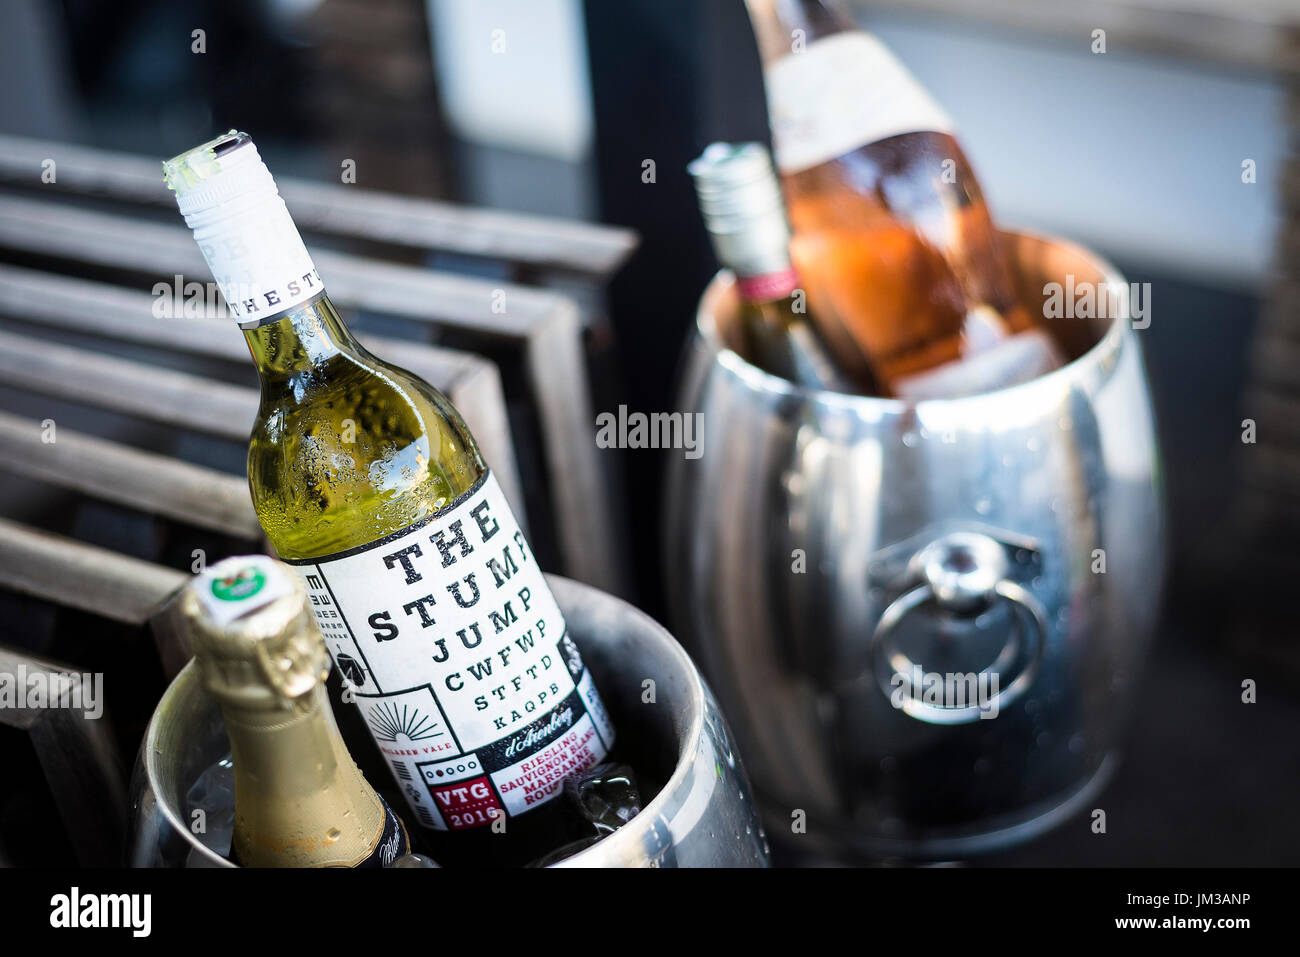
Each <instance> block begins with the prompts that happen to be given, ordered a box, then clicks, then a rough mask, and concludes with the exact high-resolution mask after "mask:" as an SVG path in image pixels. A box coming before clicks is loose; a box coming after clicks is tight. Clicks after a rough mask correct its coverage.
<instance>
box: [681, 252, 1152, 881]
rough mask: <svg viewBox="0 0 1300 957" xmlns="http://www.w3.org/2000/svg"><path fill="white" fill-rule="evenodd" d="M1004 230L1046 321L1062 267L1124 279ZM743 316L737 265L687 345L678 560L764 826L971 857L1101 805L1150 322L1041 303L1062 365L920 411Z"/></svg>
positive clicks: (1098, 279)
mask: <svg viewBox="0 0 1300 957" xmlns="http://www.w3.org/2000/svg"><path fill="white" fill-rule="evenodd" d="M1003 239H1004V242H1005V243H1006V244H1007V247H1008V249H1009V251H1010V253H1011V255H1012V258H1013V261H1014V262H1015V264H1016V265H1017V266H1018V273H1019V277H1020V280H1021V286H1022V290H1021V291H1022V296H1023V298H1024V301H1025V302H1026V303H1027V304H1028V305H1029V307H1030V308H1032V309H1034V310H1035V312H1037V311H1039V310H1041V304H1042V302H1043V300H1044V294H1045V289H1044V286H1045V284H1047V283H1053V282H1056V283H1062V284H1064V283H1066V282H1067V277H1072V280H1071V281H1072V282H1073V288H1075V289H1081V288H1083V285H1082V284H1084V283H1093V284H1096V286H1095V288H1097V289H1099V290H1102V291H1105V290H1107V289H1112V290H1114V291H1116V292H1118V291H1119V290H1120V289H1126V288H1127V286H1126V284H1125V282H1124V280H1123V279H1122V277H1120V275H1119V274H1118V273H1117V272H1116V271H1115V269H1114V268H1113V267H1111V266H1110V265H1109V264H1107V263H1105V262H1104V261H1102V260H1100V259H1099V258H1097V257H1096V256H1094V255H1092V254H1091V253H1089V252H1088V251H1086V250H1083V249H1080V248H1079V247H1077V246H1073V245H1070V244H1068V243H1064V242H1060V241H1057V240H1052V239H1045V238H1041V237H1037V236H1032V235H1026V234H1019V233H1007V234H1004V236H1003ZM1121 301H1122V302H1125V303H1126V302H1127V299H1123V300H1121ZM735 306H736V300H735V296H734V292H733V289H732V286H731V281H730V279H729V277H727V276H726V275H725V274H724V275H720V276H719V277H718V278H716V279H715V280H714V281H713V282H712V283H711V284H710V286H709V288H708V289H707V290H706V292H705V294H704V296H703V299H702V301H701V304H700V309H699V315H698V319H697V328H696V330H695V332H694V334H693V337H692V341H691V343H690V345H689V346H688V350H687V355H686V361H685V364H684V367H683V378H682V383H681V387H680V402H679V406H678V407H679V408H681V409H683V410H694V411H698V412H700V413H702V421H701V422H700V427H701V428H702V430H703V439H702V446H700V448H701V449H702V455H700V456H699V457H697V458H694V459H688V458H685V457H683V456H674V457H673V458H672V460H671V464H670V465H669V473H668V485H667V523H666V540H665V549H666V550H665V558H666V567H667V573H668V581H669V588H670V591H669V594H670V597H671V600H672V602H673V605H674V613H675V619H676V626H677V631H678V634H679V635H680V636H681V637H682V640H683V642H685V643H686V645H687V647H688V649H690V651H691V652H692V654H693V655H694V656H695V658H696V660H697V661H699V662H700V664H701V667H702V668H703V669H704V671H705V674H706V675H707V676H708V679H709V681H710V683H711V684H712V686H713V687H714V688H715V689H717V692H718V695H719V698H720V699H721V701H722V704H723V707H724V709H725V710H726V713H727V715H728V717H729V718H730V720H731V723H732V727H733V729H734V730H735V732H736V735H737V740H738V742H739V744H740V747H741V751H742V753H743V754H744V755H745V761H746V764H747V766H748V768H749V771H750V775H751V778H752V780H753V782H754V786H755V789H756V791H757V793H758V796H759V800H760V804H761V805H762V806H763V810H764V814H765V818H766V821H767V824H768V833H769V834H771V835H772V837H773V839H774V840H777V841H782V840H790V841H796V842H798V841H801V842H802V843H801V844H799V843H796V844H792V845H791V846H792V847H795V848H802V849H803V850H805V851H811V852H812V853H813V854H814V855H825V856H830V857H838V858H839V859H842V860H864V859H870V858H894V857H903V858H941V859H942V858H954V857H963V856H967V855H970V854H974V853H978V852H980V851H986V850H990V849H994V848H998V847H1002V846H1006V845H1008V844H1011V843H1014V842H1016V841H1019V840H1023V839H1026V838H1028V837H1030V836H1033V835H1035V834H1037V833H1039V832H1041V831H1043V830H1045V829H1047V828H1048V827H1050V826H1052V825H1053V824H1054V823H1056V822H1058V821H1060V820H1062V819H1064V818H1065V817H1067V816H1069V815H1070V814H1072V813H1074V812H1075V811H1076V810H1078V809H1079V808H1081V807H1084V806H1086V805H1087V802H1089V801H1091V800H1092V799H1093V797H1094V796H1095V795H1096V794H1097V793H1098V792H1099V791H1100V789H1101V788H1102V787H1103V786H1104V783H1105V781H1106V779H1107V777H1108V775H1109V774H1110V773H1111V771H1112V770H1113V769H1114V767H1115V764H1116V761H1117V747H1118V745H1119V744H1120V741H1121V738H1122V733H1123V728H1124V725H1125V721H1126V719H1127V717H1128V714H1129V712H1130V710H1131V705H1132V704H1133V700H1134V696H1135V694H1136V692H1137V684H1136V682H1137V679H1138V676H1139V669H1140V666H1141V663H1142V660H1143V657H1144V653H1145V650H1146V647H1147V644H1148V639H1149V637H1150V634H1151V631H1152V627H1153V624H1154V617H1155V615H1156V612H1157V607H1158V604H1159V598H1160V591H1161V584H1162V580H1163V576H1164V550H1163V537H1164V530H1163V509H1162V499H1161V487H1160V469H1159V461H1158V455H1157V450H1156V437H1155V429H1154V424H1153V421H1152V415H1151V409H1150V403H1149V398H1148V391H1147V381H1146V376H1145V372H1144V369H1143V363H1142V357H1141V349H1140V347H1139V344H1138V339H1137V336H1136V334H1135V332H1134V330H1133V328H1132V324H1131V323H1130V322H1129V321H1127V320H1126V319H1123V318H1118V319H1104V320H1098V319H1091V320H1090V319H1082V318H1071V319H1057V320H1052V319H1049V320H1046V321H1047V322H1048V323H1049V324H1051V328H1052V331H1053V332H1054V333H1056V334H1058V338H1059V340H1060V342H1061V343H1062V344H1063V345H1064V347H1065V348H1066V350H1067V353H1068V354H1069V355H1072V356H1075V357H1076V358H1075V359H1074V361H1072V362H1070V363H1069V364H1067V365H1066V366H1064V367H1063V368H1061V369H1059V370H1057V371H1055V372H1053V373H1051V374H1049V375H1046V376H1044V377H1041V378H1039V379H1036V380H1034V381H1031V382H1028V383H1025V384H1023V385H1019V386H1015V387H1012V388H1008V389H1004V390H1001V391H996V392H990V393H985V394H981V395H976V396H971V397H966V398H960V399H951V400H933V401H922V402H919V403H914V404H907V403H904V402H902V401H898V400H892V399H880V398H865V397H855V396H844V395H836V394H831V393H825V392H811V391H805V390H802V389H799V388H798V387H795V386H792V385H790V384H789V383H787V382H785V381H783V380H781V379H778V378H775V377H773V376H770V375H767V374H765V373H764V372H762V371H760V370H759V369H757V368H755V367H753V366H751V365H749V364H748V363H747V362H745V361H744V360H743V359H741V358H740V357H739V356H738V355H737V354H736V353H734V352H732V351H731V350H730V349H728V348H727V347H726V345H725V344H724V343H725V341H727V330H728V329H729V323H730V322H732V321H733V319H734V316H735ZM1110 314H1111V315H1115V313H1113V312H1112V313H1110ZM697 434H698V431H697Z"/></svg>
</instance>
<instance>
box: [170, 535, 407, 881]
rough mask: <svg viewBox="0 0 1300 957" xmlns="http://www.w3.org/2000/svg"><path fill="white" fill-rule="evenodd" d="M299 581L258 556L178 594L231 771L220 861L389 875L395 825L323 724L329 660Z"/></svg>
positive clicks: (398, 843)
mask: <svg viewBox="0 0 1300 957" xmlns="http://www.w3.org/2000/svg"><path fill="white" fill-rule="evenodd" d="M308 607H309V606H308V603H307V593H306V590H305V589H304V588H303V585H302V581H301V580H300V579H299V578H298V577H297V576H296V575H294V573H293V572H292V571H291V570H290V569H289V568H288V567H286V566H284V565H282V564H280V563H279V562H276V561H273V560H271V559H270V558H267V557H266V556H264V555H252V556H242V557H236V558H227V559H225V560H224V561H221V562H218V563H217V564H216V565H213V566H211V567H210V568H208V569H207V570H206V571H204V572H202V573H200V574H199V575H198V577H197V578H195V579H194V580H193V581H192V582H190V584H189V585H187V586H186V588H185V590H184V591H183V592H182V593H181V597H180V609H181V614H182V615H183V616H184V619H185V621H186V623H187V625H188V626H189V645H190V650H191V651H192V652H193V653H194V656H195V659H196V661H197V663H198V669H199V674H200V676H201V678H202V681H203V686H204V687H205V688H206V689H207V690H208V691H209V692H211V694H212V695H213V697H215V698H216V699H217V703H218V704H219V705H220V706H221V713H222V715H223V716H224V717H225V721H226V733H227V735H228V736H229V738H230V753H231V760H232V763H233V764H234V772H235V826H234V836H233V839H232V844H231V853H230V857H231V859H232V860H234V861H235V862H236V863H239V864H241V865H243V866H245V867H388V866H391V865H392V864H394V863H395V862H396V861H397V859H398V858H399V857H401V856H402V855H404V854H406V853H407V851H408V850H409V848H410V841H409V838H408V837H407V833H406V828H405V827H404V826H403V824H402V822H401V820H400V819H399V818H398V817H397V815H396V814H394V813H393V811H392V809H391V808H389V806H388V805H387V804H386V803H385V802H384V799H383V798H381V797H380V796H379V795H378V794H377V793H375V789H374V788H372V787H371V786H370V784H369V783H368V782H367V781H366V779H365V778H364V777H363V776H362V774H361V771H360V770H359V769H358V768H357V766H356V763H355V762H354V761H353V760H352V756H351V755H350V754H348V750H347V747H346V746H345V745H344V744H343V738H342V737H341V736H340V735H339V729H338V727H337V726H336V725H335V724H334V713H333V712H332V711H331V710H330V704H329V697H328V696H327V695H326V693H325V676H326V675H328V674H329V670H330V659H329V654H328V653H327V652H326V650H325V643H324V642H323V641H321V636H320V631H319V630H318V628H317V626H316V622H315V620H314V618H313V616H312V615H311V613H310V612H309V611H308Z"/></svg>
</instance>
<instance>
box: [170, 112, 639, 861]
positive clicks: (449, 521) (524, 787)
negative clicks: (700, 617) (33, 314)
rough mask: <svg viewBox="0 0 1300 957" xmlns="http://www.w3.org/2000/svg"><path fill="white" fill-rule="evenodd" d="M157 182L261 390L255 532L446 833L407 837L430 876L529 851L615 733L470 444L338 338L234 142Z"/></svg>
mask: <svg viewBox="0 0 1300 957" xmlns="http://www.w3.org/2000/svg"><path fill="white" fill-rule="evenodd" d="M164 171H165V174H166V179H167V182H168V184H169V185H170V186H171V188H172V189H173V190H175V192H176V199H177V203H178V205H179V207H180V210H181V213H182V214H183V215H184V216H185V219H186V222H187V223H188V224H189V225H190V227H191V229H192V230H193V231H194V238H195V240H196V241H197V242H198V244H199V247H200V249H201V250H202V251H203V254H204V257H205V258H206V260H207V262H208V265H209V267H210V268H211V270H212V274H213V276H214V277H215V279H216V281H217V283H218V285H219V286H220V288H221V291H222V294H223V296H224V298H225V300H226V303H227V305H228V306H229V308H230V310H231V312H232V313H233V314H234V316H235V318H236V320H237V321H238V323H239V325H240V327H241V328H242V329H243V330H244V334H245V337H246V338H247V340H248V346H249V349H250V351H251V352H252V354H253V358H254V360H255V362H256V364H257V368H258V372H259V374H260V377H261V383H262V390H261V405H260V408H259V411H258V415H257V420H256V422H255V423H254V425H253V431H252V437H251V439H250V443H249V450H248V481H249V487H250V489H251V491H252V497H253V505H254V507H255V508H256V511H257V515H258V518H259V519H260V520H261V523H262V526H263V528H264V529H265V530H266V534H267V538H268V540H269V541H270V543H271V545H272V546H273V547H274V548H275V550H276V552H277V553H278V554H279V557H280V558H281V559H283V560H284V561H286V562H288V563H289V564H290V565H293V566H294V567H295V569H296V570H297V571H298V572H299V573H300V574H301V575H302V577H303V580H304V581H305V582H306V586H307V592H308V595H309V596H310V600H311V604H312V608H313V610H314V611H315V613H316V616H317V620H318V621H319V623H320V627H321V631H322V633H323V635H324V637H325V642H326V645H327V647H328V648H329V650H330V653H331V654H332V655H333V657H334V661H335V662H336V663H337V664H338V667H339V671H340V673H341V676H342V678H343V680H344V681H345V683H346V686H347V687H346V692H347V696H348V697H351V698H352V699H353V700H355V702H356V704H357V705H358V706H359V707H360V709H361V712H362V714H363V715H364V718H365V723H366V725H367V726H368V727H369V729H370V732H371V735H372V736H373V738H374V740H375V743H376V745H377V746H378V749H379V751H380V752H381V753H382V754H383V757H384V759H385V761H386V762H387V764H388V765H389V767H390V769H391V770H392V772H393V775H394V778H395V781H396V783H397V786H398V787H399V788H400V790H401V791H402V793H403V794H404V795H405V797H406V800H407V802H408V804H409V806H410V809H411V815H412V818H413V820H415V821H417V822H419V823H420V824H421V825H423V828H424V829H426V831H433V832H454V834H455V835H456V836H457V839H456V840H455V841H450V840H449V839H443V840H438V839H436V838H435V837H433V836H430V835H428V834H425V835H424V837H425V838H426V841H425V843H429V841H430V840H431V841H432V842H433V843H435V844H437V845H438V846H437V847H434V848H433V850H434V855H433V856H434V857H435V858H437V859H438V860H439V862H445V861H449V860H451V859H452V858H454V857H461V856H464V857H469V858H472V859H475V860H485V859H488V860H492V861H495V862H498V863H512V862H519V863H522V862H524V861H527V860H529V859H531V858H532V857H535V856H536V854H537V851H538V849H539V848H545V847H547V846H548V841H547V838H546V833H547V815H546V814H545V813H544V811H545V807H546V806H547V805H548V803H549V802H551V801H552V799H553V798H554V797H556V796H557V795H558V794H559V792H560V787H561V785H562V782H563V779H564V777H565V776H566V775H567V774H570V773H573V772H575V771H580V770H583V769H585V768H588V767H591V766H593V765H595V764H597V763H599V762H600V761H601V760H602V759H603V758H604V756H605V755H606V753H607V751H608V750H609V748H610V746H611V745H612V743H613V740H614V729H613V727H612V725H611V723H610V721H609V718H608V716H607V714H606V711H605V708H604V705H603V704H602V702H601V699H600V695H599V694H598V692H597V690H596V688H595V685H594V683H593V680H592V677H591V674H590V672H589V671H588V670H587V669H586V668H585V666H584V664H583V661H582V657H581V655H580V654H579V652H578V649H577V648H576V647H575V645H574V643H573V640H572V639H571V638H570V637H569V636H568V634H567V632H566V629H565V623H564V618H563V616H562V614H561V612H560V609H559V607H558V606H557V605H556V602H555V599H554V597H553V596H552V595H551V592H550V589H549V588H548V587H547V585H546V582H545V580H544V578H543V577H542V573H541V571H540V569H539V568H538V566H537V563H536V560H535V559H534V557H533V554H532V551H531V550H530V548H529V546H528V543H527V541H526V540H525V538H524V535H523V533H522V531H521V530H520V529H519V525H518V523H517V522H516V520H515V519H514V517H513V516H512V514H511V511H510V508H509V506H508V505H507V503H506V500H505V498H504V496H503V495H502V493H501V489H500V487H499V486H498V484H497V482H496V479H495V477H494V476H493V475H492V473H491V472H490V470H489V469H488V467H487V465H486V464H485V463H484V462H483V458H482V456H481V455H480V454H479V450H478V447H477V445H476V444H475V442H474V438H473V436H472V435H471V434H470V432H469V429H468V428H466V426H465V423H464V421H462V419H461V417H460V415H459V413H457V411H456V409H455V408H454V407H453V406H452V405H451V403H450V402H448V400H447V399H446V398H445V397H444V396H443V395H442V394H441V393H439V392H438V391H437V390H436V389H434V388H433V387H432V386H430V385H428V384H427V383H425V382H423V381H421V380H420V379H418V378H417V377H415V376H413V375H411V374H410V373H409V372H406V371H404V370H402V369H399V368H397V367H395V366H392V365H389V364H388V363H386V362H383V361H381V360H379V359H377V358H375V356H373V355H371V354H370V353H369V352H367V351H366V350H365V349H363V348H362V347H361V346H360V345H359V344H358V343H357V341H356V339H354V338H353V336H352V335H351V333H349V331H348V330H347V328H346V327H345V326H344V324H343V322H342V320H341V319H340V318H339V315H338V312H337V311H336V310H335V309H334V307H333V306H332V305H331V304H330V300H329V298H328V296H327V295H326V294H325V291H324V289H323V287H322V285H321V278H320V276H319V275H318V274H317V272H316V269H315V267H314V266H313V265H312V261H311V257H310V256H309V255H308V253H307V250H306V248H305V247H304V246H303V243H302V239H301V238H300V237H299V235H298V232H297V230H296V229H295V227H294V225H293V221H292V220H291V219H290V217H289V213H288V211H287V210H286V208H285V205H284V202H283V200H281V198H280V196H279V193H278V192H277V191H276V188H275V183H274V181H273V180H272V178H271V175H270V173H269V172H267V169H266V166H265V165H264V164H263V163H262V161H261V159H260V157H259V156H258V153H257V150H256V148H255V147H254V145H253V142H252V140H250V139H249V137H248V136H246V135H245V134H243V133H238V132H235V131H231V132H230V133H228V134H226V135H225V136H221V137H217V138H216V139H214V140H212V141H211V142H209V143H205V144H203V145H201V146H199V147H196V148H195V149H193V150H190V151H189V152H187V153H183V154H181V155H180V156H177V157H176V158H174V159H172V160H169V161H168V162H167V163H165V164H164ZM503 833H504V834H505V837H504V838H503V837H501V835H502V834H503ZM471 837H473V840H471ZM467 848H472V852H471V853H464V854H462V853H461V852H464V851H465V850H466V849H467Z"/></svg>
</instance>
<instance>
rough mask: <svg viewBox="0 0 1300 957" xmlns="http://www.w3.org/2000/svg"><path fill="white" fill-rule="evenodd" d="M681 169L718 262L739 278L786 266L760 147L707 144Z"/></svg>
mask: <svg viewBox="0 0 1300 957" xmlns="http://www.w3.org/2000/svg"><path fill="white" fill-rule="evenodd" d="M686 169H687V171H688V172H689V173H690V174H691V176H692V178H693V179H694V180H695V192H696V195H698V196H699V200H700V212H701V214H702V215H703V216H704V224H705V226H707V227H708V230H709V233H710V234H711V236H712V238H713V246H714V249H715V250H716V252H717V254H718V258H719V259H720V260H721V261H722V264H723V265H724V266H727V267H728V268H729V269H732V270H734V271H735V272H736V273H737V274H739V275H741V276H742V277H744V276H761V275H765V274H770V273H776V272H781V271H783V270H785V269H788V268H789V265H790V253H789V245H790V229H789V226H788V225H787V224H786V221H785V206H784V202H783V199H782V196H781V187H780V184H779V183H778V182H777V178H776V171H775V170H774V169H773V168H772V157H771V155H770V154H769V153H768V151H767V148H766V147H765V146H763V145H762V144H761V143H739V144H733V143H713V144H712V145H710V146H709V147H708V148H707V149H705V151H704V152H703V153H702V154H700V156H699V158H698V159H696V160H694V161H692V162H691V163H690V165H689V166H687V167H686Z"/></svg>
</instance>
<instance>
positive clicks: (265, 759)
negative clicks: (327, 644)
mask: <svg viewBox="0 0 1300 957" xmlns="http://www.w3.org/2000/svg"><path fill="white" fill-rule="evenodd" d="M222 714H223V716H224V718H225V724H226V733H227V735H228V736H229V738H230V754H231V760H232V762H233V764H234V771H235V810H236V818H235V839H234V847H233V852H234V854H235V856H236V858H237V859H238V861H239V863H241V864H243V865H245V866H255V867H259V866H285V867H312V866H328V865H344V866H355V865H357V864H359V863H361V862H364V861H366V860H368V859H370V858H371V857H372V856H373V855H374V854H375V852H376V848H377V847H378V846H379V844H380V841H381V839H382V838H383V837H384V834H385V830H386V827H387V825H388V820H389V812H388V810H387V808H386V806H385V805H384V803H383V801H382V800H381V799H380V797H379V795H378V794H376V793H375V791H374V789H373V788H371V787H370V785H369V783H367V781H366V780H365V778H364V777H362V775H361V772H360V770H359V769H358V768H357V766H356V764H355V763H354V762H353V760H352V757H351V755H349V754H348V752H347V748H346V746H345V745H344V743H343V738H342V736H341V735H340V734H339V730H338V726H337V725H336V724H335V722H334V714H333V712H332V711H331V710H330V704H329V698H328V697H327V696H326V692H325V686H324V685H323V684H322V685H317V686H316V687H315V688H314V689H313V690H312V691H310V692H308V693H307V694H304V695H302V696H301V697H300V698H297V699H294V701H293V702H292V703H291V705H290V707H289V709H288V710H285V709H283V708H270V709H267V708H260V709H255V708H241V707H236V706H233V705H231V704H230V703H228V702H223V703H222Z"/></svg>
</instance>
